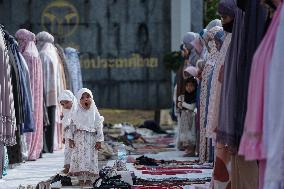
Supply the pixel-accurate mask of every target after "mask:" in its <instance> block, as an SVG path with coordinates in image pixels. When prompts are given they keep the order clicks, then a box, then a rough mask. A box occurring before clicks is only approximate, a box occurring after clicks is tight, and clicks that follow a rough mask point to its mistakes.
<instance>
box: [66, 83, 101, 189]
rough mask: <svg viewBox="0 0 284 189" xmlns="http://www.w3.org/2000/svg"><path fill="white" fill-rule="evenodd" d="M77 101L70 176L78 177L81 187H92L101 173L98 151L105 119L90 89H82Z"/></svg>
mask: <svg viewBox="0 0 284 189" xmlns="http://www.w3.org/2000/svg"><path fill="white" fill-rule="evenodd" d="M77 101H78V104H79V105H78V109H77V111H75V113H74V115H73V120H74V124H75V132H74V140H72V143H71V147H72V148H73V151H72V157H71V164H70V171H69V174H70V175H71V176H78V179H79V184H80V186H84V185H91V184H92V181H93V180H94V178H95V176H97V175H98V173H99V168H98V150H99V149H101V142H103V141H104V134H103V121H104V118H103V117H102V116H100V113H99V111H98V109H97V106H96V104H95V102H94V100H93V94H92V92H91V91H90V90H89V89H87V88H82V89H80V90H79V91H78V93H77Z"/></svg>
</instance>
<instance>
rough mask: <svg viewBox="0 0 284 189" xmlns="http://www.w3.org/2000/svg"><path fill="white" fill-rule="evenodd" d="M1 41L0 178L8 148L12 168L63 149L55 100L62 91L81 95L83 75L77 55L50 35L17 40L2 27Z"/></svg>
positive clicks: (23, 35) (21, 34) (21, 35)
mask: <svg viewBox="0 0 284 189" xmlns="http://www.w3.org/2000/svg"><path fill="white" fill-rule="evenodd" d="M0 42H1V43H0V45H1V49H0V50H1V51H0V52H1V54H2V56H1V63H0V66H1V67H0V70H1V74H0V75H1V76H0V77H1V78H0V81H1V84H0V87H1V89H0V95H1V101H0V102H1V103H0V115H1V121H0V131H1V132H0V145H1V147H0V161H1V162H0V175H2V174H1V172H2V171H3V164H4V161H5V160H4V157H5V154H4V152H5V147H7V154H8V159H9V160H8V161H9V164H12V165H16V164H19V163H21V162H23V161H26V160H36V159H38V158H40V157H41V154H42V152H53V150H57V149H60V148H62V137H63V136H62V135H63V132H62V126H61V124H60V121H59V120H60V118H59V117H60V115H59V112H61V110H60V109H59V108H60V106H59V104H58V101H57V97H58V94H59V93H60V92H61V91H63V90H64V89H70V90H72V91H74V92H77V91H78V90H79V89H80V88H81V87H82V76H81V68H80V62H79V57H78V52H77V50H76V49H73V48H70V47H68V48H66V49H63V48H61V47H60V46H59V45H58V44H56V45H54V37H53V36H52V35H51V34H49V33H47V32H40V33H39V34H37V36H36V35H35V34H34V33H32V32H30V31H28V30H26V29H20V30H18V31H17V32H16V34H15V37H13V36H12V35H10V34H9V32H8V31H6V30H5V29H4V26H1V32H0ZM36 43H37V44H36ZM75 73H76V74H75ZM6 161H7V158H6Z"/></svg>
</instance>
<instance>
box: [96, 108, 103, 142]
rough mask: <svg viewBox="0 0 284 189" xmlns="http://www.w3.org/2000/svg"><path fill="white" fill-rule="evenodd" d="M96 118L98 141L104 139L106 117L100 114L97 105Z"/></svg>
mask: <svg viewBox="0 0 284 189" xmlns="http://www.w3.org/2000/svg"><path fill="white" fill-rule="evenodd" d="M95 120H96V121H95V124H96V125H95V127H96V128H97V135H96V142H103V141H104V132H103V122H104V117H103V116H101V115H100V113H99V111H98V108H97V107H96V112H95Z"/></svg>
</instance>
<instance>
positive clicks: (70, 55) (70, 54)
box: [65, 47, 83, 94]
mask: <svg viewBox="0 0 284 189" xmlns="http://www.w3.org/2000/svg"><path fill="white" fill-rule="evenodd" d="M65 56H66V62H67V69H68V73H69V78H70V81H71V84H72V89H71V91H72V92H73V93H74V94H76V93H77V92H78V91H79V89H81V88H82V87H83V83H82V74H81V66H80V60H79V56H78V52H77V50H76V49H73V48H71V47H68V48H66V49H65Z"/></svg>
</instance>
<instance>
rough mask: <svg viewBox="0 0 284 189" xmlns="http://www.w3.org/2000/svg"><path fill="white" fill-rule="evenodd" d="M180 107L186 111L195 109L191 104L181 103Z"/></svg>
mask: <svg viewBox="0 0 284 189" xmlns="http://www.w3.org/2000/svg"><path fill="white" fill-rule="evenodd" d="M182 107H184V108H186V109H188V110H191V111H194V109H195V103H192V104H188V103H186V102H183V103H182Z"/></svg>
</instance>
